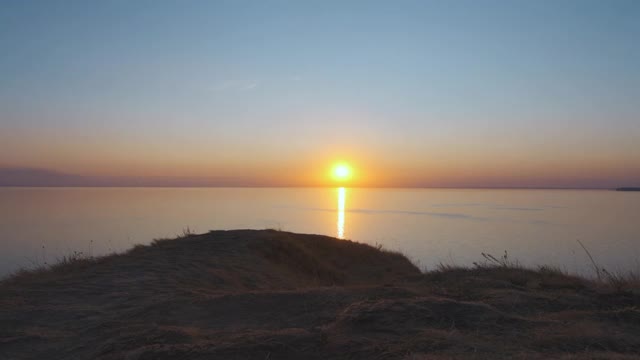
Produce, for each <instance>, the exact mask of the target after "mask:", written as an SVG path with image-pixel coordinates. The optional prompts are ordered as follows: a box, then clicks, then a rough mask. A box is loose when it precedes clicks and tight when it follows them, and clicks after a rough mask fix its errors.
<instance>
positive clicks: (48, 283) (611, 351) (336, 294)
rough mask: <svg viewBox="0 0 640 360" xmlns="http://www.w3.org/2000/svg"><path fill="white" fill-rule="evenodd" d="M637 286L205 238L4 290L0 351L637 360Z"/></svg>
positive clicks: (49, 273)
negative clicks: (421, 265)
mask: <svg viewBox="0 0 640 360" xmlns="http://www.w3.org/2000/svg"><path fill="white" fill-rule="evenodd" d="M639 300H640V294H638V293H637V292H634V291H633V290H629V289H626V290H620V289H615V288H613V287H609V286H604V285H602V284H596V283H592V282H589V281H587V280H583V279H579V278H574V277H570V276H566V275H563V274H561V273H559V272H555V271H549V270H547V271H544V270H543V271H531V270H524V269H517V268H505V267H481V268H474V269H448V270H442V271H436V272H431V273H427V274H421V273H420V271H419V270H418V269H417V268H416V267H414V266H413V265H412V264H411V263H410V262H409V261H408V260H407V259H406V258H404V257H403V256H402V255H399V254H395V253H390V252H385V251H380V250H378V249H375V248H373V247H370V246H367V245H363V244H358V243H354V242H350V241H343V240H337V239H334V238H330V237H324V236H316V235H299V234H292V233H286V232H278V231H271V230H264V231H252V230H238V231H213V232H210V233H208V234H204V235H190V236H186V237H184V238H180V239H176V240H161V241H156V242H155V243H154V244H153V245H151V246H138V247H136V248H134V249H133V250H131V251H129V252H128V253H126V254H122V255H112V256H108V257H104V258H99V259H90V260H75V261H70V262H67V263H64V264H61V265H58V266H56V267H54V268H53V269H49V270H43V271H37V272H23V273H20V274H17V275H14V276H13V277H11V278H9V279H6V280H5V281H3V282H2V283H0V359H352V358H353V359H451V358H473V359H475V358H477V359H484V358H522V359H546V358H562V359H593V358H602V359H611V358H613V359H636V358H639V357H638V355H637V354H640V309H638V307H637V306H638V305H639V304H640V301H639Z"/></svg>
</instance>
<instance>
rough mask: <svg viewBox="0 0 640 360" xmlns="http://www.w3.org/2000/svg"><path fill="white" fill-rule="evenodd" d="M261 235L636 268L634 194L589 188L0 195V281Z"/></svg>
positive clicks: (465, 258) (443, 255)
mask: <svg viewBox="0 0 640 360" xmlns="http://www.w3.org/2000/svg"><path fill="white" fill-rule="evenodd" d="M187 228H189V229H191V231H194V232H206V231H208V230H212V229H246V228H251V229H265V228H275V229H282V230H286V231H294V232H303V233H316V234H325V235H330V236H336V237H340V238H346V239H352V240H356V241H359V242H365V243H368V244H374V245H375V244H382V245H383V246H384V247H385V248H388V249H393V250H400V251H402V252H403V253H405V254H406V255H408V256H409V257H410V258H411V259H413V260H414V261H415V262H418V263H419V264H420V266H422V267H424V268H433V267H434V266H436V265H437V264H438V263H440V262H445V263H449V264H459V265H470V264H472V263H473V262H475V261H481V260H482V255H481V253H483V252H484V253H490V254H493V255H495V256H500V255H502V254H504V252H505V250H506V251H507V252H508V256H509V258H510V259H512V260H518V261H520V262H521V263H523V264H525V265H538V264H550V265H555V266H560V267H561V268H563V269H566V270H568V271H571V272H577V273H583V274H586V275H588V274H590V272H591V263H590V262H589V260H588V258H587V256H586V254H585V253H584V250H582V248H581V247H580V245H579V244H578V243H577V241H576V240H577V239H579V240H581V241H582V242H583V243H584V245H585V246H586V247H587V248H588V249H589V251H590V252H591V254H592V255H593V257H594V258H595V260H596V261H597V262H598V263H599V264H600V265H601V266H603V267H605V268H607V269H608V270H610V271H628V270H631V271H640V193H629V192H615V191H587V190H449V189H349V188H347V189H338V188H336V189H330V188H0V276H2V275H6V274H7V273H9V272H11V271H13V270H15V269H18V268H20V267H29V266H34V265H41V264H44V263H52V262H55V261H56V259H57V258H59V257H61V256H63V255H68V254H70V253H73V252H74V251H78V252H83V253H84V254H88V255H101V254H106V253H110V252H114V251H123V250H126V249H128V248H130V247H131V246H133V245H134V244H145V243H149V242H150V241H151V240H152V239H154V238H162V237H172V236H175V235H177V234H180V233H182V232H183V230H184V229H187Z"/></svg>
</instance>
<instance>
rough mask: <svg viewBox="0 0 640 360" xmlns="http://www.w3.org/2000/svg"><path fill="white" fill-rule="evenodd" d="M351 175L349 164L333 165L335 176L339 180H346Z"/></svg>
mask: <svg viewBox="0 0 640 360" xmlns="http://www.w3.org/2000/svg"><path fill="white" fill-rule="evenodd" d="M350 177H351V167H350V166H349V165H347V164H344V163H341V164H336V165H335V166H334V167H333V178H334V179H335V180H337V181H346V180H349V178H350Z"/></svg>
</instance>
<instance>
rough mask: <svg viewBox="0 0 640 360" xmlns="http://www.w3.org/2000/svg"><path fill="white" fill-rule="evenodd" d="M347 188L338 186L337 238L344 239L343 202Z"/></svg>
mask: <svg viewBox="0 0 640 360" xmlns="http://www.w3.org/2000/svg"><path fill="white" fill-rule="evenodd" d="M346 195H347V190H346V189H345V188H343V187H341V188H338V236H337V237H338V239H344V203H345V198H346Z"/></svg>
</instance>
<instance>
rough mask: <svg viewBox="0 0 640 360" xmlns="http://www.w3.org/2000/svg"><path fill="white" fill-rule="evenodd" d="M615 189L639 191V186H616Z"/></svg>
mask: <svg viewBox="0 0 640 360" xmlns="http://www.w3.org/2000/svg"><path fill="white" fill-rule="evenodd" d="M616 191H640V187H621V188H617V189H616Z"/></svg>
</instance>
